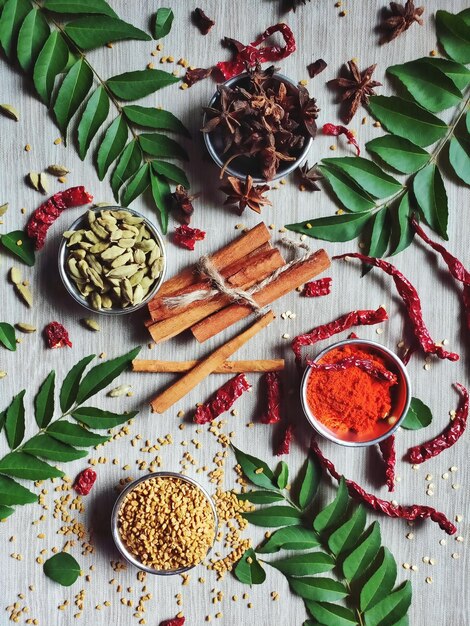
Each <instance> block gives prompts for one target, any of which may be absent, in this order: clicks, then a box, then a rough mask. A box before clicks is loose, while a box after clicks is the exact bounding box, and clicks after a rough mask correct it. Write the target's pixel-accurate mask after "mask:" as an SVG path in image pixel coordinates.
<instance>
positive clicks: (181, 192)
mask: <svg viewBox="0 0 470 626" xmlns="http://www.w3.org/2000/svg"><path fill="white" fill-rule="evenodd" d="M199 195H200V194H198V193H197V194H195V195H192V196H190V195H189V193H188V190H187V189H186V188H185V187H183V185H177V186H176V189H175V191H174V193H172V194H171V198H172V200H173V205H174V207H175V208H176V209H178V210H180V211H181V213H182V220H183V223H184V224H189V223H190V222H191V215H192V214H193V212H194V207H193V200H195V199H196V198H197V197H199Z"/></svg>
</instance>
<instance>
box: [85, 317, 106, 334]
mask: <svg viewBox="0 0 470 626" xmlns="http://www.w3.org/2000/svg"><path fill="white" fill-rule="evenodd" d="M81 321H82V324H83V325H84V326H85V327H86V328H89V329H90V330H94V331H95V332H97V331H99V330H101V327H100V325H99V324H98V322H97V321H96V320H94V319H91V318H90V317H84V318H83V319H82V320H81Z"/></svg>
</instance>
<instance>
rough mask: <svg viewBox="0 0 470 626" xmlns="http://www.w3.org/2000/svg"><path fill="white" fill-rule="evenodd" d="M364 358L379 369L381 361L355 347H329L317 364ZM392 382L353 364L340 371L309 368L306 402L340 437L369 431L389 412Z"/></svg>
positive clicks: (386, 369) (321, 420)
mask: <svg viewBox="0 0 470 626" xmlns="http://www.w3.org/2000/svg"><path fill="white" fill-rule="evenodd" d="M351 356H353V357H356V358H359V359H367V360H369V361H372V363H373V364H374V365H375V366H376V367H377V368H378V369H380V370H382V371H388V368H387V367H386V364H385V361H384V360H383V359H382V358H380V357H379V356H377V355H376V354H374V353H373V352H368V351H365V350H363V349H361V348H359V347H357V346H355V345H354V344H353V345H350V346H343V347H341V348H336V349H334V350H331V352H329V353H328V354H326V355H325V356H324V357H322V359H321V360H320V361H319V363H336V362H337V361H341V360H342V359H344V358H346V357H351ZM391 386H392V383H391V382H390V381H388V380H381V379H378V378H377V377H375V376H371V375H370V374H369V373H367V372H365V371H364V370H362V369H359V368H358V367H356V366H351V367H347V368H346V369H344V370H340V371H332V370H311V372H310V375H309V378H308V381H307V403H308V406H309V407H310V410H311V411H312V413H313V415H314V416H315V417H316V419H318V420H319V421H320V422H322V424H324V425H325V426H326V427H327V428H329V429H330V430H333V431H336V432H337V433H338V434H340V435H342V436H344V435H346V434H347V433H348V432H350V433H351V432H352V433H357V434H359V435H364V434H366V433H372V432H373V431H374V430H375V429H376V428H377V425H378V423H379V422H380V421H382V424H383V420H384V418H385V417H387V416H388V415H389V414H390V410H391V407H392V399H391V392H390V388H391Z"/></svg>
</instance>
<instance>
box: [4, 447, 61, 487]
mask: <svg viewBox="0 0 470 626" xmlns="http://www.w3.org/2000/svg"><path fill="white" fill-rule="evenodd" d="M0 473H2V474H8V475H9V476H16V477H17V478H26V479H28V480H45V479H46V478H60V477H61V476H63V475H64V473H63V472H61V471H60V470H58V469H57V468H56V467H53V466H52V465H49V464H48V463H45V462H44V461H40V460H39V459H36V458H35V457H34V456H31V455H29V454H26V453H25V452H10V454H7V455H6V456H4V457H3V459H0Z"/></svg>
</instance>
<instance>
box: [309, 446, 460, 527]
mask: <svg viewBox="0 0 470 626" xmlns="http://www.w3.org/2000/svg"><path fill="white" fill-rule="evenodd" d="M310 449H311V450H312V452H313V453H314V454H315V456H316V457H317V459H318V461H319V462H320V465H321V466H322V467H323V469H325V470H326V471H327V472H329V473H330V474H331V476H333V478H335V479H336V480H340V479H341V474H339V472H338V471H337V470H336V468H335V466H334V464H333V463H332V462H331V461H330V460H329V459H327V458H326V457H325V455H324V454H323V452H322V451H321V450H320V448H319V447H318V444H317V442H316V441H315V439H312V442H311V444H310ZM346 485H347V487H348V491H349V495H350V496H351V497H355V498H357V499H358V500H360V501H361V502H363V503H364V504H367V505H368V506H369V507H370V508H372V509H373V510H374V511H377V512H378V513H383V514H384V515H388V517H399V518H402V519H406V520H408V521H413V520H416V519H427V518H430V519H431V520H432V521H433V522H436V523H437V524H439V526H440V528H442V530H444V531H445V532H446V533H447V534H448V535H453V534H454V533H455V532H456V531H457V528H456V527H455V526H454V524H452V522H451V521H450V520H449V519H448V518H447V517H446V516H445V515H444V513H441V512H440V511H436V509H433V508H432V507H430V506H425V505H421V504H413V505H411V506H401V505H396V506H395V505H394V504H392V503H391V502H389V501H388V500H382V499H381V498H378V497H377V496H374V495H373V494H371V493H367V491H366V490H365V489H363V488H362V487H360V486H359V485H358V484H357V483H355V482H354V481H352V480H348V479H346Z"/></svg>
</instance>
